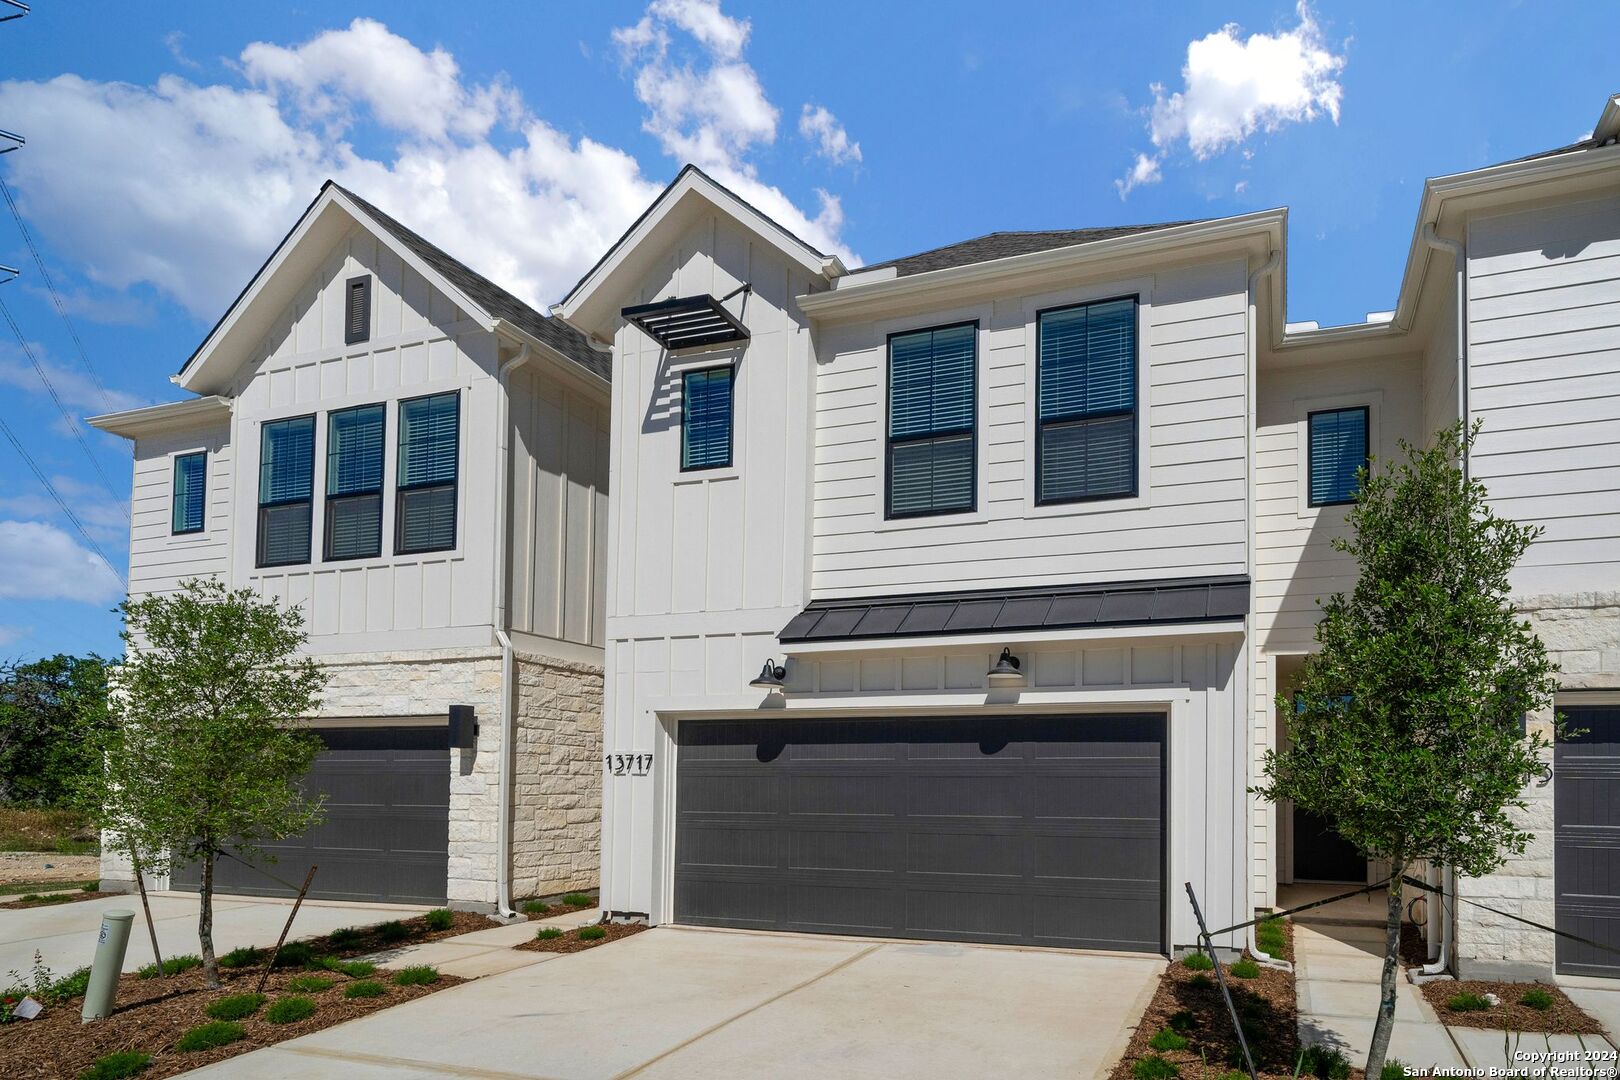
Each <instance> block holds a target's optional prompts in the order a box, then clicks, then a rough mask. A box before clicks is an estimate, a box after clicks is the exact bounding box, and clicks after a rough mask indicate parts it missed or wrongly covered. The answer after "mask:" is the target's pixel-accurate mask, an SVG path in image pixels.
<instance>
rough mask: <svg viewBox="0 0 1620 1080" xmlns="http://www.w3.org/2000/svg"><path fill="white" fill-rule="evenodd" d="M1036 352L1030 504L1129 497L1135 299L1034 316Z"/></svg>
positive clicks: (1133, 481) (1133, 464) (1132, 489)
mask: <svg viewBox="0 0 1620 1080" xmlns="http://www.w3.org/2000/svg"><path fill="white" fill-rule="evenodd" d="M1036 351H1037V353H1038V354H1039V356H1038V360H1039V367H1038V368H1037V371H1036V389H1035V397H1036V407H1037V424H1036V433H1035V501H1036V502H1037V503H1065V502H1081V501H1084V500H1087V499H1111V498H1122V497H1128V496H1132V495H1135V494H1136V491H1137V460H1136V458H1137V453H1136V424H1137V417H1136V298H1135V297H1126V298H1125V299H1122V300H1103V301H1099V302H1097V303H1092V304H1079V305H1076V306H1074V307H1067V308H1060V309H1058V310H1055V311H1043V312H1041V314H1040V316H1039V327H1038V344H1037V346H1036Z"/></svg>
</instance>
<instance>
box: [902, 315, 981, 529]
mask: <svg viewBox="0 0 1620 1080" xmlns="http://www.w3.org/2000/svg"><path fill="white" fill-rule="evenodd" d="M978 334H979V324H978V323H962V324H960V325H957V326H942V327H938V328H936V329H931V330H915V331H910V332H907V333H904V334H893V335H891V336H890V337H889V444H888V477H889V483H888V492H889V493H888V507H887V516H888V517H891V518H899V517H920V516H922V515H924V514H950V513H957V512H960V511H964V510H972V509H973V507H974V501H975V500H974V485H975V481H976V476H977V471H976V468H975V463H974V430H973V412H974V407H975V403H976V400H977V387H976V385H975V383H976V370H977V367H978Z"/></svg>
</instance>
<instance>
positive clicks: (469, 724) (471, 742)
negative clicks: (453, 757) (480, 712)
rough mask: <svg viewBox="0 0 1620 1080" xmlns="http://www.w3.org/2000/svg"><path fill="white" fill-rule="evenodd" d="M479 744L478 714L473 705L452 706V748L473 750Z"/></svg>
mask: <svg viewBox="0 0 1620 1080" xmlns="http://www.w3.org/2000/svg"><path fill="white" fill-rule="evenodd" d="M477 742H478V720H477V714H476V713H475V712H474V711H473V707H472V706H471V705H452V706H450V746H451V748H453V749H456V750H471V749H472V748H473V747H474V746H475V745H477Z"/></svg>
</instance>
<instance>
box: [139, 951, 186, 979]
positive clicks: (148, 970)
mask: <svg viewBox="0 0 1620 1080" xmlns="http://www.w3.org/2000/svg"><path fill="white" fill-rule="evenodd" d="M197 967H202V957H200V956H193V955H191V954H190V953H187V954H186V955H184V956H171V957H169V958H168V959H167V960H165V961H163V974H165V975H178V974H180V973H181V972H182V971H190V970H191V969H192V968H197ZM135 976H136V978H140V979H155V978H157V977H158V966H157V964H155V963H153V964H147V965H146V966H145V967H143V968H141V969H140V970H138V971H137V972H135Z"/></svg>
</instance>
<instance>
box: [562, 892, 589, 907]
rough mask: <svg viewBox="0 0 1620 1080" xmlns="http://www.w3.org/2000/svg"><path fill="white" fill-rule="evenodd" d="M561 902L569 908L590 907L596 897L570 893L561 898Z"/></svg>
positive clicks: (587, 894)
mask: <svg viewBox="0 0 1620 1080" xmlns="http://www.w3.org/2000/svg"><path fill="white" fill-rule="evenodd" d="M562 902H563V903H565V904H567V905H568V906H569V907H590V906H591V905H592V904H595V903H596V897H594V896H592V895H590V894H589V893H582V892H571V893H569V894H568V895H567V896H564V897H563V898H562Z"/></svg>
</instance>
